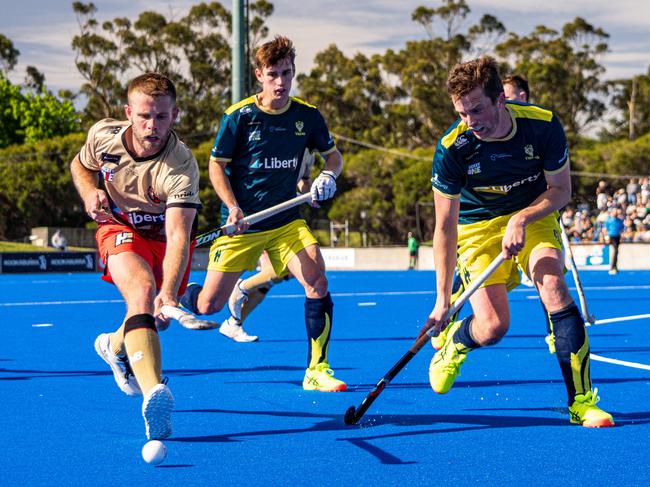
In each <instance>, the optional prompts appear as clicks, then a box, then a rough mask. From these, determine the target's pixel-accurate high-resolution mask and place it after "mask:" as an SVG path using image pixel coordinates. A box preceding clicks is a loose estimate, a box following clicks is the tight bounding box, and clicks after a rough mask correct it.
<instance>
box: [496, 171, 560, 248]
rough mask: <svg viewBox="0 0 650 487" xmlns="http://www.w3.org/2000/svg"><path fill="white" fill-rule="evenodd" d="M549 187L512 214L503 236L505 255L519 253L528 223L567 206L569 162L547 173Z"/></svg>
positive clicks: (523, 242)
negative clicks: (560, 168)
mask: <svg viewBox="0 0 650 487" xmlns="http://www.w3.org/2000/svg"><path fill="white" fill-rule="evenodd" d="M546 183H547V189H546V191H544V192H543V193H542V194H540V195H539V197H537V199H535V201H533V202H532V203H531V204H530V205H529V206H528V207H527V208H524V209H523V210H521V211H519V212H518V213H516V214H515V215H513V216H512V218H511V219H510V221H509V222H508V225H507V227H506V231H505V234H504V236H503V241H502V242H503V243H502V247H503V255H504V257H505V258H506V259H509V258H511V257H513V256H515V255H517V254H518V253H519V251H521V249H523V248H524V245H525V243H526V225H528V224H529V223H532V222H534V221H537V220H539V219H541V218H543V217H545V216H546V215H549V214H550V213H552V212H554V211H556V210H559V209H560V208H562V207H563V206H566V205H567V204H568V203H569V201H570V200H571V170H570V168H569V164H567V165H566V167H565V168H564V169H563V170H562V171H560V172H558V173H555V174H546Z"/></svg>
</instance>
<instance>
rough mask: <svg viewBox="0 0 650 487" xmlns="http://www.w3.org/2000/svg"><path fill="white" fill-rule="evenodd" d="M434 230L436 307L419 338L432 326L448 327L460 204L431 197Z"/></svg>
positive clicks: (440, 328)
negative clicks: (434, 216) (433, 211)
mask: <svg viewBox="0 0 650 487" xmlns="http://www.w3.org/2000/svg"><path fill="white" fill-rule="evenodd" d="M434 203H435V212H436V226H435V230H434V234H433V257H434V261H435V269H436V291H437V298H436V304H435V306H434V308H433V311H431V314H430V315H429V318H428V319H427V321H426V323H425V324H424V326H423V328H422V331H421V332H420V334H422V333H424V332H426V331H427V330H428V329H429V328H431V327H433V326H435V327H436V328H437V329H438V330H442V329H444V328H445V327H446V326H447V322H448V320H447V314H448V311H449V307H450V302H449V301H450V298H451V287H452V279H453V276H454V269H455V267H456V245H457V242H458V213H459V210H460V200H458V199H455V198H454V199H452V198H447V197H445V196H442V195H440V194H438V193H434Z"/></svg>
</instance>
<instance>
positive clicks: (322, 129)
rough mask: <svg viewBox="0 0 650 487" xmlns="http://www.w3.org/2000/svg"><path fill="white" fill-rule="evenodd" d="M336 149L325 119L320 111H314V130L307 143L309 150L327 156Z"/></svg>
mask: <svg viewBox="0 0 650 487" xmlns="http://www.w3.org/2000/svg"><path fill="white" fill-rule="evenodd" d="M334 147H335V144H334V140H332V136H331V135H330V132H329V130H328V129H327V124H326V123H325V119H324V118H323V116H322V115H321V114H320V112H319V111H318V110H314V130H313V131H312V132H311V134H310V136H309V140H308V141H307V148H308V149H309V150H310V151H312V150H317V151H318V152H320V153H322V154H325V153H327V152H330V151H331V150H332V149H333V148H334Z"/></svg>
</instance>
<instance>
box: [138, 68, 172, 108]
mask: <svg viewBox="0 0 650 487" xmlns="http://www.w3.org/2000/svg"><path fill="white" fill-rule="evenodd" d="M136 91H139V92H140V93H143V94H145V95H149V96H153V97H157V96H169V97H171V99H172V102H174V103H176V88H175V87H174V83H172V80H170V79H169V78H168V77H167V76H164V75H162V74H160V73H144V74H141V75H140V76H137V77H136V78H133V79H132V80H131V82H130V83H129V87H128V90H127V97H128V98H131V94H132V93H134V92H136Z"/></svg>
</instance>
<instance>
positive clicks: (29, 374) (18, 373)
mask: <svg viewBox="0 0 650 487" xmlns="http://www.w3.org/2000/svg"><path fill="white" fill-rule="evenodd" d="M340 370H344V369H340ZM304 371H305V368H304V367H297V366H292V365H261V366H258V367H239V368H232V367H227V368H219V369H165V370H164V371H163V372H164V375H168V376H175V377H186V376H194V375H205V374H227V373H237V372H301V373H304ZM0 374H10V375H9V376H8V377H0V381H2V380H29V379H39V378H48V379H51V378H56V377H61V378H67V377H94V376H98V377H101V376H112V375H113V373H112V372H111V371H110V370H102V371H98V370H36V369H7V368H2V367H0Z"/></svg>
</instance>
